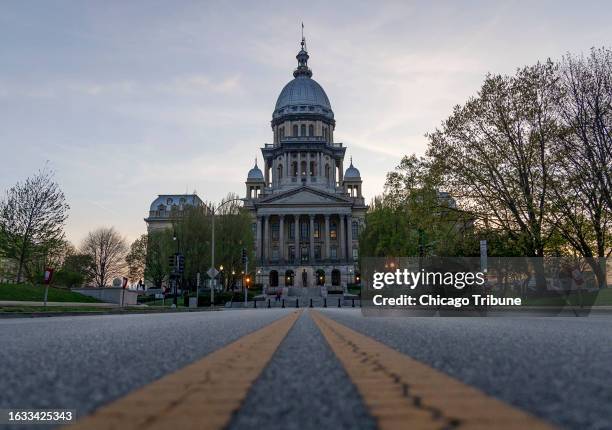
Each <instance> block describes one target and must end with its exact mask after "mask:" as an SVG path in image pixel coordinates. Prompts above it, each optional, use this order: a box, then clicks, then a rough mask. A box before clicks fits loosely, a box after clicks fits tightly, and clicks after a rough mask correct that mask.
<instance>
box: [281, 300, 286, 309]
mask: <svg viewBox="0 0 612 430" xmlns="http://www.w3.org/2000/svg"><path fill="white" fill-rule="evenodd" d="M281 307H282V308H284V307H285V299H283V305H282V306H281Z"/></svg>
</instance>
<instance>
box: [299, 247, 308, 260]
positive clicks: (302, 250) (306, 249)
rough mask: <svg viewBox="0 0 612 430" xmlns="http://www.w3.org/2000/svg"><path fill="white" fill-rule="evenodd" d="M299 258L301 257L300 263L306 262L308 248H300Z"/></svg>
mask: <svg viewBox="0 0 612 430" xmlns="http://www.w3.org/2000/svg"><path fill="white" fill-rule="evenodd" d="M300 256H301V257H302V258H301V259H302V262H305V261H308V247H307V246H302V248H301V250H300Z"/></svg>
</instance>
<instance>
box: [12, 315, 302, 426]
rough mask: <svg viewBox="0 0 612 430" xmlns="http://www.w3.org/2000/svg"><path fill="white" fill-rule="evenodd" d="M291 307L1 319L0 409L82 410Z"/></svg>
mask: <svg viewBox="0 0 612 430" xmlns="http://www.w3.org/2000/svg"><path fill="white" fill-rule="evenodd" d="M290 311H291V310H288V309H267V310H266V311H265V312H261V311H257V310H244V311H228V312H191V313H171V314H155V315H142V314H140V315H101V316H78V317H51V318H32V319H29V318H28V319H26V318H15V319H3V320H0V409H9V408H24V409H25V408H28V409H29V408H35V409H39V408H40V409H43V408H55V409H76V411H77V415H79V416H82V415H84V414H86V413H88V412H90V411H92V410H93V409H95V408H96V407H97V406H99V405H102V404H104V403H107V402H109V401H111V400H114V399H116V398H118V397H120V396H122V395H124V394H126V393H128V392H130V391H132V390H133V389H135V388H137V387H140V386H142V385H145V384H147V383H149V382H151V381H154V380H156V379H159V378H160V377H161V376H163V375H165V374H167V373H169V372H172V371H174V370H177V369H179V368H181V367H183V366H185V365H187V364H189V363H191V362H193V361H195V360H197V359H199V358H200V357H203V356H204V355H206V354H208V353H210V352H212V351H214V350H216V349H218V348H219V347H222V346H224V345H226V344H228V343H230V342H232V341H233V340H235V339H237V338H239V337H241V336H243V335H245V334H247V333H250V332H252V331H254V330H256V329H258V328H261V327H263V326H264V325H267V324H269V323H270V322H272V321H274V320H276V319H278V318H280V317H282V316H284V315H287V314H288V313H289V312H290ZM19 428H21V429H23V428H24V426H19Z"/></svg>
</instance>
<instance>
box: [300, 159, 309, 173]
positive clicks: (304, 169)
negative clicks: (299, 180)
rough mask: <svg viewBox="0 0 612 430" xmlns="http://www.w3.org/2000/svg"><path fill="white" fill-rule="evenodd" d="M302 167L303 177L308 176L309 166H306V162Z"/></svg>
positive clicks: (303, 162)
mask: <svg viewBox="0 0 612 430" xmlns="http://www.w3.org/2000/svg"><path fill="white" fill-rule="evenodd" d="M301 167H302V175H303V176H306V173H307V169H308V166H307V164H306V161H302V165H301Z"/></svg>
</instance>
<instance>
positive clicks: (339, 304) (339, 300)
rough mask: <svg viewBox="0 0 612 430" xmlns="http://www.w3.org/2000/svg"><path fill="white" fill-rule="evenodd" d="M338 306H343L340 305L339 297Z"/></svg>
mask: <svg viewBox="0 0 612 430" xmlns="http://www.w3.org/2000/svg"><path fill="white" fill-rule="evenodd" d="M338 307H339V308H341V307H342V306H341V305H340V299H338Z"/></svg>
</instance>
